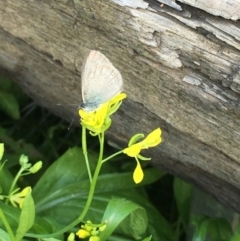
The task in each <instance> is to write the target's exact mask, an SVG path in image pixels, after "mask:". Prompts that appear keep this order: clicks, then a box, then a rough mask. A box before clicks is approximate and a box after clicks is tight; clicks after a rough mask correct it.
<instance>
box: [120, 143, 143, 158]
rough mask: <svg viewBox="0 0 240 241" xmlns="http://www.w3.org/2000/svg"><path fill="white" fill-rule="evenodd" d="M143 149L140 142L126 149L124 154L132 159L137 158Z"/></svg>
mask: <svg viewBox="0 0 240 241" xmlns="http://www.w3.org/2000/svg"><path fill="white" fill-rule="evenodd" d="M141 148H142V144H141V143H140V142H139V143H136V144H133V145H131V146H129V147H127V148H125V149H124V150H123V153H124V154H127V155H128V156H130V157H136V156H137V155H138V154H139V153H140V151H141Z"/></svg>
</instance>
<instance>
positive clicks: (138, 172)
mask: <svg viewBox="0 0 240 241" xmlns="http://www.w3.org/2000/svg"><path fill="white" fill-rule="evenodd" d="M136 161H137V166H136V168H135V170H134V173H133V180H134V182H135V183H136V184H138V183H140V182H141V181H142V179H143V176H144V174H143V171H142V167H141V165H140V163H139V161H138V160H137V159H136Z"/></svg>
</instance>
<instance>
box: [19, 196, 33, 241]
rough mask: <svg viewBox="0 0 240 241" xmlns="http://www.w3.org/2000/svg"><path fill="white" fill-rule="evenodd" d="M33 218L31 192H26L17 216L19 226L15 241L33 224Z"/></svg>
mask: <svg viewBox="0 0 240 241" xmlns="http://www.w3.org/2000/svg"><path fill="white" fill-rule="evenodd" d="M34 219H35V207H34V201H33V198H32V195H31V192H28V194H27V195H26V197H25V198H24V201H23V206H22V211H21V214H20V218H19V226H18V229H17V232H16V238H15V241H21V240H22V238H23V237H24V235H25V234H26V232H27V231H28V230H29V229H30V228H31V227H32V226H33V223H34Z"/></svg>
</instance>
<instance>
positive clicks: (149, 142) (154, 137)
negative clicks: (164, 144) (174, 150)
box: [143, 128, 162, 148]
mask: <svg viewBox="0 0 240 241" xmlns="http://www.w3.org/2000/svg"><path fill="white" fill-rule="evenodd" d="M161 134H162V131H161V129H160V128H157V129H156V130H154V131H152V132H151V133H150V134H149V135H148V136H147V137H146V138H145V139H144V140H143V148H149V147H154V146H157V145H159V144H160V143H161V141H162V138H161Z"/></svg>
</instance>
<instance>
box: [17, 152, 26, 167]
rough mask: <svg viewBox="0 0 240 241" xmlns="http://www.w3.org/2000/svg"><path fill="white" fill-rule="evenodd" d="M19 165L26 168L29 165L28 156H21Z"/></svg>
mask: <svg viewBox="0 0 240 241" xmlns="http://www.w3.org/2000/svg"><path fill="white" fill-rule="evenodd" d="M19 163H20V165H21V166H25V165H26V164H27V163H28V156H26V155H24V154H22V155H21V156H20V159H19Z"/></svg>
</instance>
